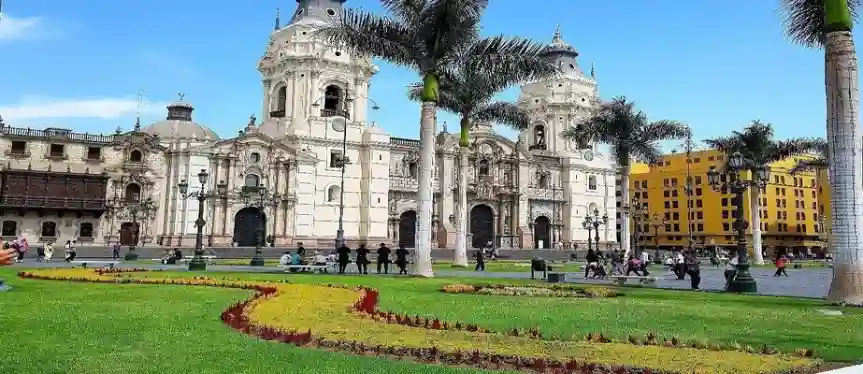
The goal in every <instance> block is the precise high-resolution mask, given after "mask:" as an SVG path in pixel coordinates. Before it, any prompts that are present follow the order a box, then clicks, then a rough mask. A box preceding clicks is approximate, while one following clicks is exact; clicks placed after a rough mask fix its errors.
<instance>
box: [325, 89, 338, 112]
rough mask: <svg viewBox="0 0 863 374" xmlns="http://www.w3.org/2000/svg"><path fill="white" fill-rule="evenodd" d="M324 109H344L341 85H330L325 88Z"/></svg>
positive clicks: (332, 110) (333, 110)
mask: <svg viewBox="0 0 863 374" xmlns="http://www.w3.org/2000/svg"><path fill="white" fill-rule="evenodd" d="M324 110H327V111H331V112H335V111H339V110H342V88H341V87H339V86H336V85H330V86H327V88H326V89H325V90H324Z"/></svg>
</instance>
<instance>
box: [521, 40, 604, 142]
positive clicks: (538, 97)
mask: <svg viewBox="0 0 863 374" xmlns="http://www.w3.org/2000/svg"><path fill="white" fill-rule="evenodd" d="M544 54H545V55H546V56H547V57H549V58H551V59H553V60H554V61H555V62H556V63H557V65H558V67H559V69H560V71H561V72H562V73H561V74H560V75H559V76H557V77H554V78H550V79H546V80H544V81H538V82H532V83H528V84H525V85H522V86H521V94H520V95H519V98H518V102H519V105H521V106H522V107H524V108H527V109H528V110H529V111H530V112H531V114H532V116H531V117H532V118H533V123H532V124H531V126H530V128H528V129H527V131H523V132H522V133H521V134H520V135H519V140H521V141H522V142H523V143H524V144H527V146H528V149H529V150H531V151H532V152H548V153H552V154H554V153H558V152H576V151H577V149H576V147H574V145H573V144H569V142H567V141H565V140H563V139H561V138H560V136H558V134H560V132H561V131H563V130H564V129H566V128H567V127H570V126H572V125H573V124H575V123H576V122H577V121H578V120H579V119H581V118H584V117H586V116H588V115H589V114H590V113H591V111H593V110H594V109H595V108H596V107H597V106H598V104H599V98H598V94H597V85H596V80H595V79H594V74H593V73H594V72H593V69H591V72H590V75H589V76H586V75H585V74H584V72H582V70H581V68H580V67H579V65H578V56H579V54H578V51H576V49H575V47H573V46H572V45H570V44H567V43H566V42H565V41H564V40H563V35H562V34H561V32H560V27H559V26H558V27H557V29H556V30H555V31H554V35H553V36H552V39H551V44H549V45H548V47H547V49H546V51H545V53H544Z"/></svg>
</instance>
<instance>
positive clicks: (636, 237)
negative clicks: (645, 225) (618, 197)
mask: <svg viewBox="0 0 863 374" xmlns="http://www.w3.org/2000/svg"><path fill="white" fill-rule="evenodd" d="M623 211H624V214H626V215H629V217H630V219H632V225H633V228H634V230H632V238H631V239H632V243H633V245H632V246H633V250H634V251H635V252H636V253H637V252H638V245H639V243H640V242H641V237H642V234H643V231H644V230H642V227H641V222H643V221H644V220H646V219H647V218H648V215H647V214H648V212H647V206H645V205H643V204H641V202H640V201H638V199H636V198H633V199H632V202H630V204H629V205H625V206H623Z"/></svg>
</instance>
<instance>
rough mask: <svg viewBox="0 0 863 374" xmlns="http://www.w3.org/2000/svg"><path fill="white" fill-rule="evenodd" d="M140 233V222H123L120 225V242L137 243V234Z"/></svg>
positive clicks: (123, 243)
mask: <svg viewBox="0 0 863 374" xmlns="http://www.w3.org/2000/svg"><path fill="white" fill-rule="evenodd" d="M137 234H138V224H137V223H132V222H123V224H122V225H120V244H121V245H137V243H136V242H137V240H136V238H135V236H137Z"/></svg>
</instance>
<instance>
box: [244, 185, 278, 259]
mask: <svg viewBox="0 0 863 374" xmlns="http://www.w3.org/2000/svg"><path fill="white" fill-rule="evenodd" d="M281 201H282V195H280V194H277V193H276V194H271V193H270V190H268V189H267V187H266V186H264V185H261V184H259V185H257V186H247V187H243V202H244V203H245V204H246V206H247V207H249V208H258V209H260V212H261V213H262V215H263V213H264V212H265V211H266V208H267V207H273V213H274V214H273V219H275V217H276V214H275V212H276V207H278V206H279V203H280V202H281ZM273 226H275V224H274V225H273ZM263 233H264V220H263V219H262V220H260V221H259V222H258V227H256V228H255V255H254V256H253V257H252V260H251V261H250V262H249V266H264V253H263V250H262V249H261V247H262V246H263V244H264V238H263ZM274 242H275V239H274Z"/></svg>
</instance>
